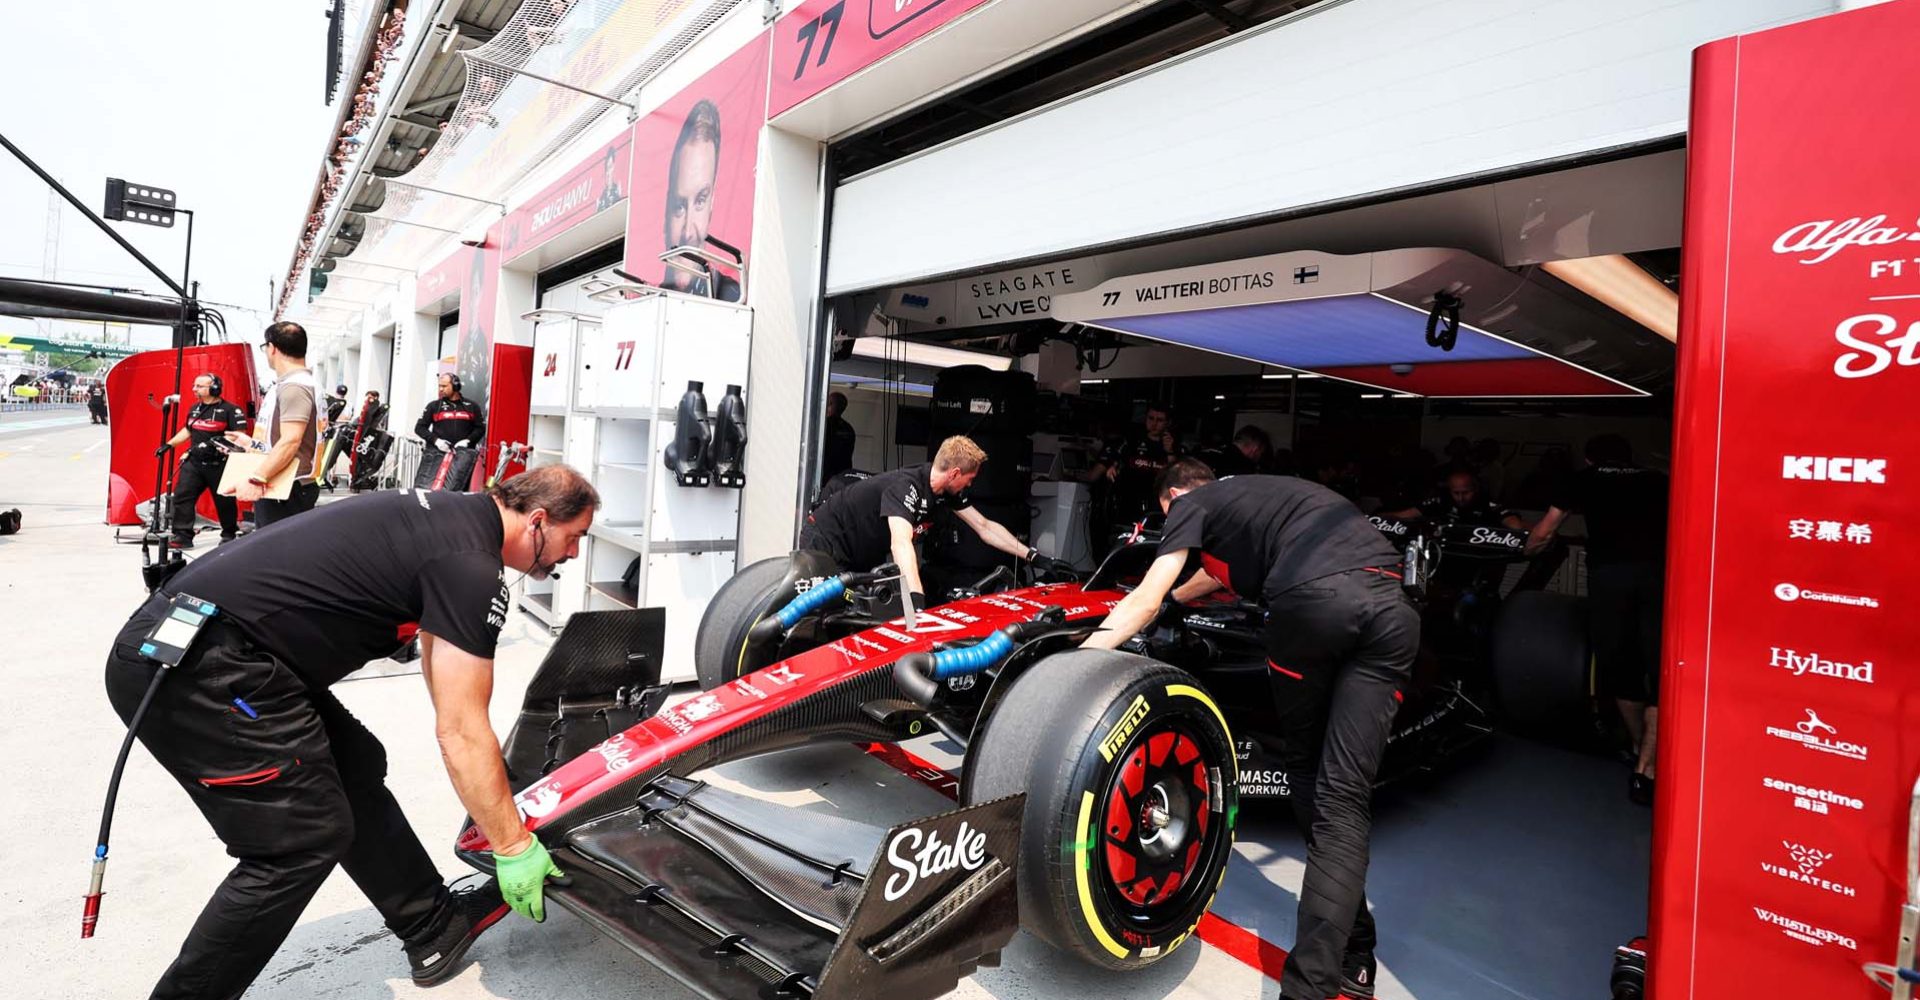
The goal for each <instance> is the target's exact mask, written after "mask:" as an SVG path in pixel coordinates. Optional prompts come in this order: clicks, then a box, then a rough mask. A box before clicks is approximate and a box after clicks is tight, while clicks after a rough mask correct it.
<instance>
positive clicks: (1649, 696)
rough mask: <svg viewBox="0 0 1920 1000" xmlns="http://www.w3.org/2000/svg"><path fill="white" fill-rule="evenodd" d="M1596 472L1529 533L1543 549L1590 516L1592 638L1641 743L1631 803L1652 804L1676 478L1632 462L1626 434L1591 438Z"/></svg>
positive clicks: (1583, 477)
mask: <svg viewBox="0 0 1920 1000" xmlns="http://www.w3.org/2000/svg"><path fill="white" fill-rule="evenodd" d="M1586 455H1587V467H1586V468H1584V469H1581V470H1580V471H1578V472H1576V473H1574V474H1573V475H1571V476H1569V477H1567V480H1566V482H1565V483H1564V484H1562V485H1561V487H1560V488H1559V489H1558V490H1557V491H1556V492H1555V493H1554V495H1553V500H1552V501H1551V502H1550V506H1548V508H1547V516H1545V517H1543V518H1541V519H1540V523H1539V524H1536V525H1534V527H1533V531H1532V532H1531V533H1529V535H1528V536H1527V554H1528V555H1537V554H1539V553H1540V552H1544V551H1545V550H1546V548H1547V546H1548V545H1549V544H1550V543H1551V542H1552V541H1553V536H1554V533H1555V532H1558V531H1559V530H1560V525H1561V524H1562V523H1563V522H1564V521H1565V520H1566V519H1567V515H1569V514H1584V515H1586V518H1587V616H1588V617H1587V632H1588V637H1589V639H1590V641H1591V642H1592V644H1593V663H1594V668H1595V670H1596V671H1597V672H1598V673H1599V675H1600V683H1601V685H1602V687H1603V688H1604V689H1605V693H1607V694H1611V695H1612V696H1613V700H1614V704H1615V705H1616V706H1617V707H1618V708H1619V710H1620V719H1621V721H1622V722H1624V723H1625V724H1626V727H1627V736H1628V737H1629V738H1630V739H1632V741H1633V749H1634V754H1635V760H1634V768H1633V773H1632V774H1630V775H1628V776H1627V797H1628V798H1630V799H1632V800H1633V801H1634V802H1636V803H1638V804H1640V805H1643V806H1650V805H1653V773H1654V748H1655V746H1656V745H1657V743H1658V738H1659V726H1660V709H1659V704H1660V615H1661V611H1662V609H1663V608H1664V607H1665V594H1666V560H1667V555H1666V553H1667V488H1668V486H1667V477H1666V475H1665V474H1663V473H1660V472H1656V471H1654V470H1652V469H1643V468H1641V467H1640V466H1638V465H1635V464H1634V462H1633V446H1632V445H1630V444H1628V443H1627V439H1626V438H1624V437H1621V436H1620V435H1618V434H1602V435H1600V436H1598V437H1596V438H1594V439H1593V440H1591V441H1588V442H1587V449H1586Z"/></svg>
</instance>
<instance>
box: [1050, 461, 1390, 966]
mask: <svg viewBox="0 0 1920 1000" xmlns="http://www.w3.org/2000/svg"><path fill="white" fill-rule="evenodd" d="M1158 492H1159V502H1160V507H1161V509H1162V510H1164V511H1166V513H1167V522H1166V527H1165V529H1164V531H1163V532H1162V534H1161V539H1160V546H1159V550H1158V555H1157V556H1156V558H1155V559H1154V561H1153V564H1152V565H1151V566H1150V567H1149V568H1148V570H1147V573H1146V576H1145V577H1144V578H1143V579H1142V580H1141V581H1140V585H1139V586H1138V587H1136V588H1135V589H1134V590H1133V591H1132V592H1131V593H1129V594H1128V595H1127V596H1126V597H1125V598H1124V599H1122V600H1121V602H1120V603H1119V605H1118V606H1116V607H1115V608H1114V609H1113V612H1112V613H1111V614H1109V615H1108V616H1107V618H1106V620H1105V621H1103V622H1102V623H1101V625H1100V630H1099V631H1096V632H1095V633H1094V634H1093V635H1092V636H1091V637H1090V638H1088V639H1087V641H1086V642H1085V643H1084V645H1086V646H1089V647H1094V648H1099V649H1114V648H1116V647H1118V646H1120V645H1121V644H1122V643H1124V642H1126V641H1127V640H1128V639H1131V638H1133V636H1134V635H1135V634H1136V633H1138V632H1139V631H1140V630H1141V629H1142V628H1144V627H1146V626H1147V625H1148V624H1149V623H1150V622H1152V621H1153V620H1154V618H1155V617H1156V616H1157V615H1158V614H1159V613H1160V608H1161V602H1162V601H1163V600H1164V599H1165V598H1166V596H1167V594H1168V592H1169V591H1172V594H1173V598H1174V600H1175V601H1179V602H1186V601H1191V600H1193V599H1195V598H1197V597H1201V596H1203V595H1205V594H1208V593H1211V592H1212V591H1214V590H1217V589H1220V588H1222V587H1225V588H1227V589H1228V590H1229V591H1231V592H1233V593H1235V594H1239V595H1242V596H1244V597H1246V598H1248V599H1250V600H1259V601H1261V602H1263V603H1265V604H1266V606H1267V632H1266V650H1267V666H1268V667H1270V668H1271V669H1270V670H1269V671H1268V681H1269V682H1270V685H1271V689H1272V692H1273V702H1274V708H1275V710H1276V713H1277V715H1278V719H1279V726H1278V729H1277V731H1276V732H1274V733H1272V734H1268V735H1270V737H1271V738H1272V741H1273V742H1274V743H1275V744H1277V745H1276V746H1275V748H1274V749H1275V750H1276V753H1275V756H1276V757H1277V758H1278V759H1279V760H1280V761H1281V768H1282V770H1284V771H1285V772H1286V774H1287V783H1288V787H1289V789H1290V790H1291V791H1290V795H1289V801H1290V803H1291V805H1292V808H1293V816H1294V822H1295V824H1296V825H1297V826H1298V827H1299V828H1300V832H1301V835H1302V836H1303V837H1305V838H1306V841H1307V873H1306V880H1305V883H1304V884H1303V885H1302V886H1301V889H1300V909H1299V918H1298V923H1297V926H1298V931H1297V935H1296V937H1295V939H1294V946H1293V950H1292V952H1291V953H1289V954H1288V956H1287V961H1286V966H1285V968H1284V970H1283V971H1282V974H1281V978H1280V996H1281V997H1282V998H1283V1000H1327V998H1329V997H1334V996H1340V995H1344V996H1347V997H1355V998H1367V997H1371V996H1373V985H1374V973H1375V964H1374V958H1373V951H1374V944H1375V941H1376V940H1377V938H1376V933H1375V929H1374V922H1373V916H1372V914H1370V913H1368V912H1367V901H1366V891H1365V887H1366V874H1367V850H1368V847H1367V841H1368V828H1369V825H1370V822H1371V820H1370V815H1371V799H1372V795H1373V778H1374V774H1375V772H1376V771H1377V770H1378V769H1379V766H1380V759H1381V756H1382V755H1383V754H1384V753H1385V752H1386V747H1387V736H1388V733H1389V732H1390V730H1391V727H1392V725H1393V717H1394V713H1395V711H1396V710H1397V709H1398V708H1399V706H1400V702H1401V698H1402V691H1403V690H1404V688H1405V686H1406V684H1407V682H1408V680H1409V679H1410V676H1411V672H1412V666H1413V659H1414V656H1415V654H1416V652H1417V651H1418V650H1419V647H1420V616H1419V613H1418V612H1416V611H1415V610H1414V607H1413V604H1412V603H1411V602H1410V601H1408V600H1407V598H1406V596H1405V594H1404V593H1403V592H1402V591H1401V583H1400V572H1399V562H1400V557H1399V555H1398V554H1397V553H1396V552H1395V551H1394V549H1393V546H1392V545H1390V544H1388V543H1387V541H1386V539H1385V538H1384V537H1382V536H1381V534H1380V532H1379V531H1377V530H1376V529H1375V528H1374V527H1373V524H1372V523H1371V522H1369V521H1368V520H1367V518H1366V515H1364V514H1362V513H1360V509H1359V508H1357V507H1355V506H1354V505H1353V504H1352V502H1350V501H1348V500H1347V499H1346V498H1345V497H1342V496H1340V495H1339V494H1337V493H1335V492H1333V491H1332V490H1329V489H1327V488H1326V487H1323V486H1319V485H1317V484H1314V483H1311V482H1307V481H1306V480H1303V479H1294V478H1291V477H1287V476H1234V477H1231V478H1228V479H1222V480H1218V481H1216V480H1215V479H1214V475H1213V470H1212V469H1209V468H1207V466H1206V464H1205V463H1202V462H1198V461H1195V460H1193V459H1181V460H1179V461H1176V462H1174V463H1173V464H1172V465H1170V466H1168V467H1167V470H1166V471H1165V472H1163V473H1161V475H1160V480H1159V483H1158ZM1195 554H1197V555H1198V556H1199V557H1200V568H1199V569H1198V570H1197V571H1195V572H1194V574H1193V575H1192V576H1191V577H1189V578H1188V579H1187V580H1186V582H1184V583H1181V584H1180V585H1179V586H1178V587H1177V588H1176V587H1175V586H1174V584H1175V583H1176V582H1177V581H1178V580H1179V578H1180V575H1181V574H1182V573H1183V572H1184V571H1185V569H1186V566H1187V563H1188V558H1189V556H1192V555H1195Z"/></svg>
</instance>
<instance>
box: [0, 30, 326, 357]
mask: <svg viewBox="0 0 1920 1000" xmlns="http://www.w3.org/2000/svg"><path fill="white" fill-rule="evenodd" d="M5 7H6V11H5V13H4V15H0V23H3V24H4V26H5V28H6V34H7V36H8V42H9V44H8V45H7V54H6V58H5V59H0V94H4V95H6V97H5V99H4V100H0V134H5V135H6V136H7V138H8V139H10V140H12V142H13V143H14V144H15V145H17V146H19V147H20V148H21V149H22V150H23V151H24V152H26V154H27V155H29V156H31V157H33V158H34V159H35V160H37V161H38V162H39V163H40V165H41V167H42V168H44V169H45V170H46V171H47V172H48V173H50V174H52V175H53V176H54V177H56V178H58V179H59V180H60V181H61V182H62V183H63V184H65V185H66V186H67V188H68V190H70V191H72V192H73V193H74V195H75V196H76V197H78V198H79V199H80V200H81V201H82V202H83V203H84V204H86V205H87V207H88V208H90V209H92V210H93V211H94V212H95V213H96V214H97V213H99V212H100V210H101V202H102V199H103V193H104V191H105V188H106V178H107V177H109V176H114V177H121V178H125V179H127V180H129V181H135V182H140V183H147V184H152V185H154V186H157V187H163V188H172V189H173V190H174V191H177V192H178V193H179V203H180V205H181V207H183V208H187V209H192V210H193V211H194V212H195V213H196V216H195V222H194V234H193V237H194V238H193V277H194V279H196V280H198V281H200V282H201V286H200V296H201V298H202V299H203V300H205V301H208V302H211V303H217V304H219V308H220V309H221V311H222V312H223V313H225V315H226V317H227V325H228V330H229V334H230V335H231V337H232V338H233V339H235V340H247V341H251V340H254V339H257V337H258V334H259V331H260V330H261V328H263V327H264V326H265V325H266V323H267V322H269V321H270V319H271V316H270V313H269V306H268V287H267V282H268V280H269V279H272V280H273V281H274V282H276V283H278V282H281V281H284V280H285V278H286V268H287V264H288V261H289V260H290V259H291V257H292V255H293V248H294V244H295V242H296V240H297V239H298V237H299V234H300V229H301V226H302V225H303V220H304V218H305V215H306V210H307V204H308V199H309V198H310V197H311V195H312V192H313V188H314V184H315V182H316V181H317V179H318V177H319V171H320V167H321V163H322V157H323V155H324V153H325V150H326V147H327V145H328V143H329V141H330V133H331V131H332V129H333V124H334V116H335V114H336V113H337V110H338V107H339V105H338V104H337V103H336V104H335V105H334V106H333V107H328V106H326V104H325V103H324V100H325V89H324V85H325V80H324V78H323V77H324V73H325V70H324V65H325V56H326V18H325V12H326V4H325V3H324V2H322V0H161V2H155V0H7V2H6V3H5ZM341 99H350V94H343V96H342V98H341ZM47 190H48V189H47V187H46V185H45V184H43V183H41V181H40V180H39V178H37V177H35V176H34V175H33V173H32V172H30V171H29V170H28V169H27V168H26V167H25V166H23V165H21V164H20V162H19V161H18V160H16V159H14V158H13V156H12V155H11V154H9V153H7V152H6V151H5V150H4V149H0V276H5V277H24V278H38V277H40V275H41V260H42V256H43V249H44V234H45V231H46V216H47ZM61 216H62V222H63V224H62V226H61V239H60V256H59V267H58V272H57V275H56V278H57V280H60V281H72V282H89V283H96V284H110V285H115V286H120V287H131V288H139V289H144V290H147V291H152V292H162V293H164V292H165V291H166V286H165V285H164V284H163V283H162V282H160V280H159V279H157V278H155V277H153V276H152V275H151V274H148V273H147V272H146V271H145V270H144V269H143V268H142V267H141V266H140V264H139V262H138V261H136V260H134V259H133V258H132V257H131V256H130V255H128V254H127V253H126V251H124V250H122V249H120V248H119V247H118V246H117V245H115V244H114V243H113V241H112V240H110V239H108V238H107V236H106V235H105V234H103V233H101V232H100V231H99V230H98V229H97V228H95V227H94V226H93V224H92V223H90V222H88V221H87V220H86V219H85V217H83V216H82V215H81V214H80V213H79V212H78V211H77V210H75V209H74V208H73V207H72V206H70V205H63V206H62V212H61ZM184 223H185V220H184V219H182V220H180V223H179V224H176V226H175V227H174V228H173V229H171V230H168V229H157V228H154V227H151V226H142V225H139V224H137V223H114V222H109V223H107V224H108V225H109V226H113V227H114V228H115V229H116V230H117V231H118V232H119V233H120V235H122V236H124V237H126V238H127V239H128V240H129V241H130V242H132V243H133V245H134V246H136V247H139V248H140V251H141V252H142V253H144V254H146V255H147V257H148V258H149V259H151V260H152V261H153V262H154V263H155V264H157V265H159V266H160V267H161V269H162V270H165V271H166V272H167V273H168V274H169V275H171V276H172V277H173V278H174V280H176V281H177V280H179V277H180V269H181V265H182V262H183V261H182V258H183V255H184V250H185V235H186V233H185V226H184ZM237 307H244V308H237ZM244 310H251V312H249V311H244ZM92 329H93V330H94V331H95V332H97V331H98V329H99V327H98V326H97V325H96V326H93V327H92ZM33 330H34V324H33V321H31V320H21V319H13V318H6V317H0V332H4V333H24V334H31V333H32V331H33ZM76 332H85V330H84V329H82V330H78V331H76ZM167 340H168V334H167V331H166V330H165V329H164V328H157V327H136V328H135V339H134V343H135V345H136V346H142V347H160V346H165V345H166V343H167Z"/></svg>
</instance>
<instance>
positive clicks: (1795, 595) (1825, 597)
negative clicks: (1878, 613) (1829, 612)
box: [1773, 583, 1880, 608]
mask: <svg viewBox="0 0 1920 1000" xmlns="http://www.w3.org/2000/svg"><path fill="white" fill-rule="evenodd" d="M1773 596H1775V597H1778V598H1779V599H1781V600H1783V601H1786V602H1787V603H1789V604H1791V603H1793V602H1794V601H1816V602H1818V603H1820V604H1845V605H1847V606H1849V607H1855V608H1877V607H1879V606H1880V599H1879V598H1877V597H1864V596H1862V595H1860V594H1832V593H1828V592H1827V591H1824V590H1806V589H1804V588H1802V587H1799V586H1796V585H1794V584H1791V583H1781V584H1775V585H1774V588H1773Z"/></svg>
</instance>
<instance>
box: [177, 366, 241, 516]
mask: <svg viewBox="0 0 1920 1000" xmlns="http://www.w3.org/2000/svg"><path fill="white" fill-rule="evenodd" d="M223 388H224V387H223V386H222V385H221V380H220V376H218V375H215V374H213V373H212V372H207V373H206V374H203V375H197V376H195V377H194V380H193V394H194V397H195V398H196V400H197V402H195V403H194V404H193V409H191V410H188V411H187V421H186V424H185V425H184V426H182V427H181V428H180V430H179V431H177V432H175V433H174V435H173V437H171V438H168V439H167V443H166V444H163V445H161V446H160V450H159V451H156V452H154V454H155V455H165V454H166V453H167V452H169V451H172V450H173V449H175V448H178V447H180V446H181V445H182V444H186V443H187V442H189V441H191V442H192V444H190V445H188V446H187V453H186V454H185V455H182V456H180V466H179V468H178V470H177V471H176V472H175V473H174V487H173V544H174V547H176V548H182V549H190V548H193V534H194V530H193V529H194V519H195V516H196V515H195V514H194V512H193V507H194V504H197V503H199V502H200V494H202V493H212V494H213V509H214V511H215V512H216V513H218V514H219V515H220V544H222V545H225V544H226V543H228V542H231V541H233V540H234V538H235V537H236V536H238V535H239V533H240V503H239V501H237V500H235V499H234V498H233V497H232V496H223V495H221V493H220V474H221V473H223V472H225V471H226V469H227V449H226V448H225V447H223V446H224V445H226V443H227V438H226V434H227V432H228V431H240V432H242V433H244V432H245V431H246V430H247V415H246V413H245V412H244V411H242V410H241V409H240V408H239V407H238V406H235V405H233V404H232V403H230V402H227V401H226V400H225V399H222V398H221V396H220V393H221V390H222V389H223Z"/></svg>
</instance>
